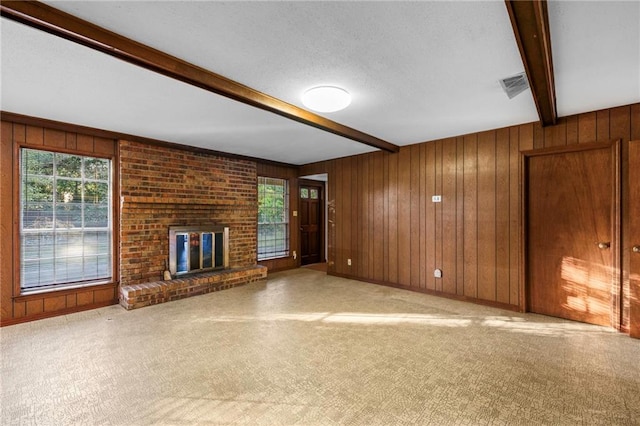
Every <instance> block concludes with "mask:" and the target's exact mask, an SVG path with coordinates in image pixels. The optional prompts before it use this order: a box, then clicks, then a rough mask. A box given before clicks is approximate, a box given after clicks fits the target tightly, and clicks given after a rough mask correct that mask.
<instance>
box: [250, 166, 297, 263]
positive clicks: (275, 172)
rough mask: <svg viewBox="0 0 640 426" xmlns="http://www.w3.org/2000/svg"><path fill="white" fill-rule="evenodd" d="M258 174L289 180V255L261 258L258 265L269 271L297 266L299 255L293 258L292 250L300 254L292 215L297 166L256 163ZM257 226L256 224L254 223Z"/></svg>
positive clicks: (295, 205) (295, 203) (295, 223)
mask: <svg viewBox="0 0 640 426" xmlns="http://www.w3.org/2000/svg"><path fill="white" fill-rule="evenodd" d="M257 174H258V176H263V177H273V178H279V179H287V180H288V181H289V194H290V196H289V232H290V235H289V256H288V257H282V258H278V259H271V260H263V261H262V262H258V264H259V265H262V266H266V267H267V268H268V270H269V272H274V271H280V270H284V269H291V268H297V267H298V266H300V256H297V257H296V259H294V258H293V251H294V250H295V251H296V253H297V254H298V255H299V254H300V231H299V229H300V223H299V222H298V216H294V211H297V210H298V204H299V190H298V168H297V167H293V166H292V167H287V166H278V165H273V164H265V163H258V168H257ZM256 226H257V225H256Z"/></svg>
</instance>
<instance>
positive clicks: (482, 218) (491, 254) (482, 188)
mask: <svg viewBox="0 0 640 426" xmlns="http://www.w3.org/2000/svg"><path fill="white" fill-rule="evenodd" d="M495 136H496V132H483V133H480V134H479V135H478V159H477V167H478V211H477V220H478V227H477V229H478V231H477V239H478V254H477V262H478V278H477V280H478V294H477V297H478V298H479V299H483V300H496V213H497V212H496V160H497V157H496V142H495Z"/></svg>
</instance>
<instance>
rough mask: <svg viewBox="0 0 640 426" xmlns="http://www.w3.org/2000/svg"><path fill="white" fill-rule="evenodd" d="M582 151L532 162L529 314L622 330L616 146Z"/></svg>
mask: <svg viewBox="0 0 640 426" xmlns="http://www.w3.org/2000/svg"><path fill="white" fill-rule="evenodd" d="M575 147H580V146H579V145H575ZM582 147H584V148H577V149H579V150H577V151H573V152H567V151H566V150H563V151H559V152H550V151H545V152H544V153H543V154H540V155H537V154H530V155H529V156H528V157H527V159H526V167H527V170H526V172H525V176H526V211H527V224H526V231H525V232H526V238H527V245H526V250H527V251H526V259H527V286H528V296H529V309H531V311H533V312H537V313H541V314H545V315H551V316H556V317H562V318H567V319H572V320H575V321H581V322H588V323H591V324H599V325H605V326H614V327H617V326H619V320H618V318H617V315H616V311H615V310H614V311H612V309H611V307H612V304H613V302H614V300H612V295H614V294H617V293H618V289H619V286H620V283H619V279H618V278H617V275H618V274H617V273H616V272H615V271H616V270H617V268H616V259H615V254H616V253H617V251H616V250H617V247H618V243H619V236H618V235H616V234H615V232H614V231H615V229H616V228H615V222H616V219H615V212H616V211H617V209H616V207H615V206H616V205H618V204H617V203H618V201H619V200H617V195H618V194H617V188H618V185H619V183H618V182H617V179H618V177H617V176H616V175H615V173H614V171H615V170H616V160H617V154H616V152H617V144H613V145H609V146H602V144H597V145H596V146H594V145H582ZM599 242H600V243H604V244H607V245H609V246H607V247H606V248H599V247H598V243H599Z"/></svg>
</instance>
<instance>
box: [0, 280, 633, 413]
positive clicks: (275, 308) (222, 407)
mask: <svg viewBox="0 0 640 426" xmlns="http://www.w3.org/2000/svg"><path fill="white" fill-rule="evenodd" d="M0 344H1V355H2V361H1V370H0V379H1V382H0V383H1V385H0V409H1V414H0V423H1V424H3V425H23V424H25V425H27V424H28V425H76V424H90V425H152V424H154V425H155V424H159V425H217V424H221V425H222V424H224V425H226V424H233V425H236V424H237V425H413V424H417V425H502V424H505V425H574V424H575V425H599V424H602V425H634V424H635V425H638V424H640V340H635V339H631V338H629V337H628V336H626V335H624V334H620V333H617V332H615V331H613V330H610V329H607V328H603V327H598V326H592V325H586V324H580V323H576V322H571V321H565V320H561V319H556V318H550V317H545V316H540V315H535V314H519V313H514V312H509V311H503V310H499V309H495V308H490V307H484V306H478V305H474V304H470V303H463V302H458V301H452V300H447V299H444V298H438V297H433V296H429V295H425V294H418V293H412V292H408V291H404V290H399V289H394V288H388V287H383V286H378V285H373V284H367V283H362V282H358V281H351V280H347V279H342V278H337V277H331V276H327V275H326V274H324V273H321V272H317V271H314V270H310V269H303V268H301V269H297V270H291V271H285V272H280V273H275V274H270V276H269V279H268V280H267V281H263V282H260V283H254V284H250V285H246V286H242V287H237V288H233V289H229V290H225V291H221V292H215V293H210V294H207V295H203V296H198V297H193V298H189V299H183V300H180V301H176V302H171V303H165V304H162V305H156V306H151V307H147V308H142V309H138V310H134V311H125V310H124V309H122V308H121V307H120V306H110V307H107V308H101V309H96V310H92V311H87V312H81V313H76V314H72V315H66V316H60V317H55V318H50V319H46V320H41V321H36V322H31V323H25V324H19V325H14V326H9V327H4V328H2V329H0Z"/></svg>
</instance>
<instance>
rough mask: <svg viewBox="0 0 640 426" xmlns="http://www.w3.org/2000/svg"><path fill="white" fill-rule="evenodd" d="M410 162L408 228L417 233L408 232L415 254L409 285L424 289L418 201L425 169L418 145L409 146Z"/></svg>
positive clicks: (412, 250) (411, 248)
mask: <svg viewBox="0 0 640 426" xmlns="http://www.w3.org/2000/svg"><path fill="white" fill-rule="evenodd" d="M430 145H432V144H430ZM410 149H411V151H410V162H409V176H410V181H409V182H410V189H409V191H410V192H409V194H410V197H409V199H410V201H409V203H410V206H411V211H410V212H409V218H410V219H409V226H410V229H416V230H418V232H410V233H409V236H410V253H416V254H417V256H416V255H413V256H411V266H410V267H409V269H410V283H411V286H413V287H424V286H425V281H424V279H423V276H422V275H421V273H420V272H421V270H420V265H421V264H423V263H424V260H423V258H422V257H421V256H420V240H421V238H422V234H421V232H420V231H419V230H420V199H421V198H422V197H421V195H422V193H421V192H420V171H421V170H422V169H423V168H425V165H424V163H421V162H420V160H421V158H420V145H411V147H410Z"/></svg>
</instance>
